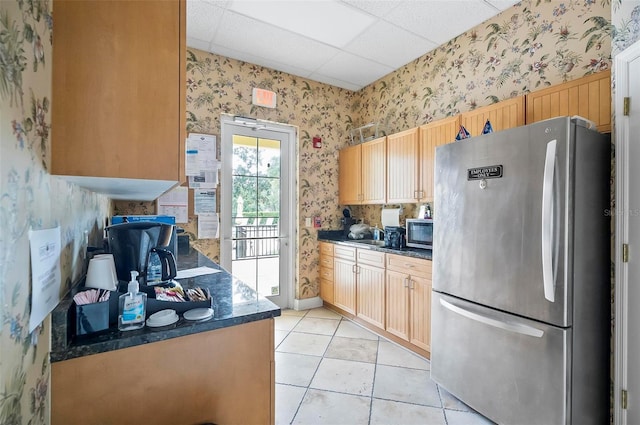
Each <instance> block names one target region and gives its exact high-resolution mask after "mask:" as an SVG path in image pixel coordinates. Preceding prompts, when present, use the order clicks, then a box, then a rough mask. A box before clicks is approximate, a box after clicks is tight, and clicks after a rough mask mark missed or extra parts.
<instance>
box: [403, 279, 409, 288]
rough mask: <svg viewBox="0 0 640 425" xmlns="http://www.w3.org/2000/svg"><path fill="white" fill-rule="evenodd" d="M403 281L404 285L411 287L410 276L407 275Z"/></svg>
mask: <svg viewBox="0 0 640 425" xmlns="http://www.w3.org/2000/svg"><path fill="white" fill-rule="evenodd" d="M403 282H404V285H403V286H404V287H405V288H408V287H409V278H408V277H405V278H404V281H403Z"/></svg>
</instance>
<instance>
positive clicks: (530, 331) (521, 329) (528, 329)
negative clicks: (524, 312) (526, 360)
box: [440, 298, 544, 338]
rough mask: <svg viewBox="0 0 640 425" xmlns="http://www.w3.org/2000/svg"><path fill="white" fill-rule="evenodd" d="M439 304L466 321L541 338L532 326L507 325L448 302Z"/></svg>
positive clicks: (442, 300)
mask: <svg viewBox="0 0 640 425" xmlns="http://www.w3.org/2000/svg"><path fill="white" fill-rule="evenodd" d="M440 304H441V305H442V306H443V307H444V308H446V309H448V310H451V311H452V312H454V313H457V314H459V315H461V316H464V317H466V318H468V319H471V320H475V321H476V322H480V323H484V324H485V325H489V326H493V327H494V328H498V329H502V330H505V331H509V332H515V333H519V334H522V335H528V336H533V337H536V338H542V336H543V335H544V331H542V330H540V329H537V328H534V327H532V326H527V325H523V324H521V323H509V322H503V321H501V320H497V319H493V318H491V317H487V316H484V315H482V314H478V313H474V312H472V311H469V310H467V309H465V308H462V307H459V306H457V305H453V304H451V303H450V302H448V301H445V300H444V299H442V298H440Z"/></svg>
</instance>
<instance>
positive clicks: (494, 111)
mask: <svg viewBox="0 0 640 425" xmlns="http://www.w3.org/2000/svg"><path fill="white" fill-rule="evenodd" d="M524 105H525V96H518V97H513V98H511V99H507V100H503V101H501V102H498V103H494V104H492V105H487V106H483V107H481V108H476V109H474V110H473V111H469V112H464V113H463V114H462V115H461V116H460V119H461V124H462V125H463V126H464V128H466V129H467V131H468V132H469V133H470V134H471V136H472V137H473V136H479V135H481V134H482V130H483V129H484V125H485V124H486V122H487V120H489V121H490V122H491V127H492V128H493V131H500V130H506V129H508V128H513V127H519V126H521V125H524V119H525V113H524Z"/></svg>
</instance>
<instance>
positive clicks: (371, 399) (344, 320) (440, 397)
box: [278, 312, 473, 424]
mask: <svg viewBox="0 0 640 425" xmlns="http://www.w3.org/2000/svg"><path fill="white" fill-rule="evenodd" d="M307 315H308V312H306V313H305V314H304V315H303V316H293V315H292V316H293V317H297V318H298V320H297V322H296V324H295V325H294V326H293V327H292V328H291V329H289V330H282V329H280V331H283V332H286V335H285V336H284V337H283V339H282V340H281V341H280V343H279V344H278V347H279V346H280V345H281V344H282V342H284V340H285V339H287V338H288V337H289V335H290V334H291V333H293V332H296V333H300V334H311V335H318V336H329V337H330V339H329V343H328V344H327V346H326V347H325V349H324V351H323V353H322V354H321V355H313V354H307V353H296V352H285V351H279V353H283V354H298V355H302V356H305V357H315V358H319V359H320V360H319V362H318V364H317V366H316V368H315V370H314V372H313V375H312V376H311V378H310V380H309V384H308V385H307V386H300V385H295V384H287V383H279V385H283V386H289V387H295V388H300V389H304V394H303V395H302V398H301V399H300V402H299V403H298V405H297V406H296V411H295V412H294V414H293V416H292V418H291V421H290V423H293V421H294V420H295V418H296V417H297V415H298V414H299V412H300V408H301V407H302V404H303V401H304V400H305V398H306V397H307V394H308V393H309V390H315V391H324V392H329V393H334V394H341V395H351V396H356V397H366V398H368V399H369V419H368V422H367V423H368V424H371V420H372V416H373V402H374V401H375V400H384V401H389V402H394V403H401V404H407V405H412V406H418V407H427V408H431V409H439V410H440V411H441V412H442V415H443V418H444V423H445V424H449V418H448V416H447V411H452V412H461V413H472V412H473V411H470V410H460V409H457V408H451V409H448V408H446V407H445V405H444V401H443V393H442V391H443V389H442V388H441V387H440V386H439V385H437V384H436V391H437V394H438V400H439V402H440V406H433V405H429V404H421V403H415V402H410V401H404V400H394V399H388V398H383V397H375V396H374V393H375V385H376V375H377V372H378V366H388V367H393V368H402V369H410V370H415V371H424V372H427V373H429V374H430V371H431V370H430V369H431V367H430V366H431V364H430V363H431V362H430V361H429V360H428V359H425V358H424V357H422V356H420V355H417V354H416V353H413V352H411V351H410V350H408V349H406V348H405V347H403V346H402V345H400V344H398V343H395V342H394V341H391V340H389V339H387V338H385V337H384V336H382V335H378V334H377V333H375V332H373V331H371V330H369V329H367V328H365V327H363V326H361V325H360V324H358V323H356V322H354V321H353V320H351V319H349V318H347V317H344V316H341V315H340V316H339V317H338V318H325V317H313V316H310V317H312V318H319V319H329V320H337V321H338V326H336V328H335V329H334V331H333V333H332V334H330V335H328V334H318V333H313V332H299V331H295V327H296V326H297V325H298V324H299V323H300V321H301V320H302V319H303V318H305V317H307ZM347 322H348V323H350V324H352V325H356V326H358V327H359V328H361V329H363V330H364V331H366V332H367V333H368V334H371V335H374V336H375V337H376V338H375V339H368V338H359V337H358V336H355V337H352V336H344V335H337V333H338V330H339V329H340V326H341V325H342V324H343V323H347ZM336 337H339V338H344V339H349V340H353V339H359V340H369V341H377V347H376V353H375V362H373V363H371V362H368V361H364V360H354V359H340V358H335V360H343V361H352V362H356V363H364V364H373V365H374V370H373V382H372V387H371V393H370V395H362V394H353V393H348V392H342V391H335V390H329V389H322V388H314V387H312V383H313V380H314V379H315V377H316V375H317V373H318V370H319V368H320V365H321V364H322V361H323V360H324V359H325V358H327V359H334V358H332V357H327V352H328V350H329V347H330V346H331V343H332V342H334V340H335V338H336ZM382 340H384V341H386V342H388V343H390V344H391V345H393V346H394V347H397V348H399V349H400V350H402V351H404V352H406V353H408V354H412V355H413V356H415V357H417V358H419V359H422V360H425V361H426V362H428V364H429V369H424V368H415V367H408V366H404V365H397V364H382V363H379V362H378V361H379V357H380V348H381V344H382V342H381V341H382Z"/></svg>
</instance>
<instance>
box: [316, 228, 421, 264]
mask: <svg viewBox="0 0 640 425" xmlns="http://www.w3.org/2000/svg"><path fill="white" fill-rule="evenodd" d="M318 240H319V241H321V242H330V243H334V244H338V245H347V246H351V247H354V248H361V249H370V250H372V251H380V252H386V253H389V254H396V255H404V256H407V257H414V258H421V259H423V260H431V259H432V253H431V250H430V249H421V248H402V249H395V248H385V247H381V246H375V245H368V244H366V243H359V242H356V241H355V240H353V239H349V238H348V237H346V236H344V232H343V231H342V230H318Z"/></svg>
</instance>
